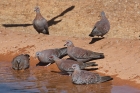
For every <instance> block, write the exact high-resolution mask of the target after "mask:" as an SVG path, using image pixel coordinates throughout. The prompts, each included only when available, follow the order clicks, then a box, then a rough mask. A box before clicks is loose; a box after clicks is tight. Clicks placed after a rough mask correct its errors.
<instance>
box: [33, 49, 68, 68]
mask: <svg viewBox="0 0 140 93" xmlns="http://www.w3.org/2000/svg"><path fill="white" fill-rule="evenodd" d="M51 55H55V56H57V57H58V58H62V57H64V56H66V55H67V47H64V48H55V49H46V50H42V51H38V52H36V55H35V56H36V57H37V58H38V60H39V61H40V62H41V63H48V65H47V66H49V65H50V64H52V63H54V60H52V59H50V58H49V57H50V56H51Z"/></svg>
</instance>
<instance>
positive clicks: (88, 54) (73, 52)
mask: <svg viewBox="0 0 140 93" xmlns="http://www.w3.org/2000/svg"><path fill="white" fill-rule="evenodd" d="M64 46H67V54H68V56H69V57H70V58H72V59H74V60H76V61H78V62H88V61H90V60H93V59H99V58H104V54H103V53H98V52H93V51H90V50H86V49H83V48H79V47H75V46H74V44H73V43H72V41H70V40H67V41H66V44H65V45H64Z"/></svg>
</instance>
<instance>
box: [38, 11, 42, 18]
mask: <svg viewBox="0 0 140 93" xmlns="http://www.w3.org/2000/svg"><path fill="white" fill-rule="evenodd" d="M42 17H43V16H42V15H41V13H40V11H37V12H36V18H38V19H40V18H42Z"/></svg>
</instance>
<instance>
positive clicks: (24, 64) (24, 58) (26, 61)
mask: <svg viewBox="0 0 140 93" xmlns="http://www.w3.org/2000/svg"><path fill="white" fill-rule="evenodd" d="M29 57H30V56H29V55H28V54H21V55H18V56H16V57H15V58H13V60H12V62H11V63H12V68H13V69H15V70H22V69H27V68H29V66H30V58H29Z"/></svg>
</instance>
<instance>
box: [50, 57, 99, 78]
mask: <svg viewBox="0 0 140 93" xmlns="http://www.w3.org/2000/svg"><path fill="white" fill-rule="evenodd" d="M50 59H51V60H54V61H55V63H56V65H57V67H58V68H59V70H60V71H62V73H64V74H69V75H71V74H72V72H73V71H74V69H73V68H72V65H73V64H77V65H79V67H80V69H85V70H96V69H97V68H92V66H98V64H96V63H95V62H88V63H82V62H78V61H74V60H70V59H60V58H58V57H57V56H55V55H52V56H50ZM86 67H91V68H86Z"/></svg>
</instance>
